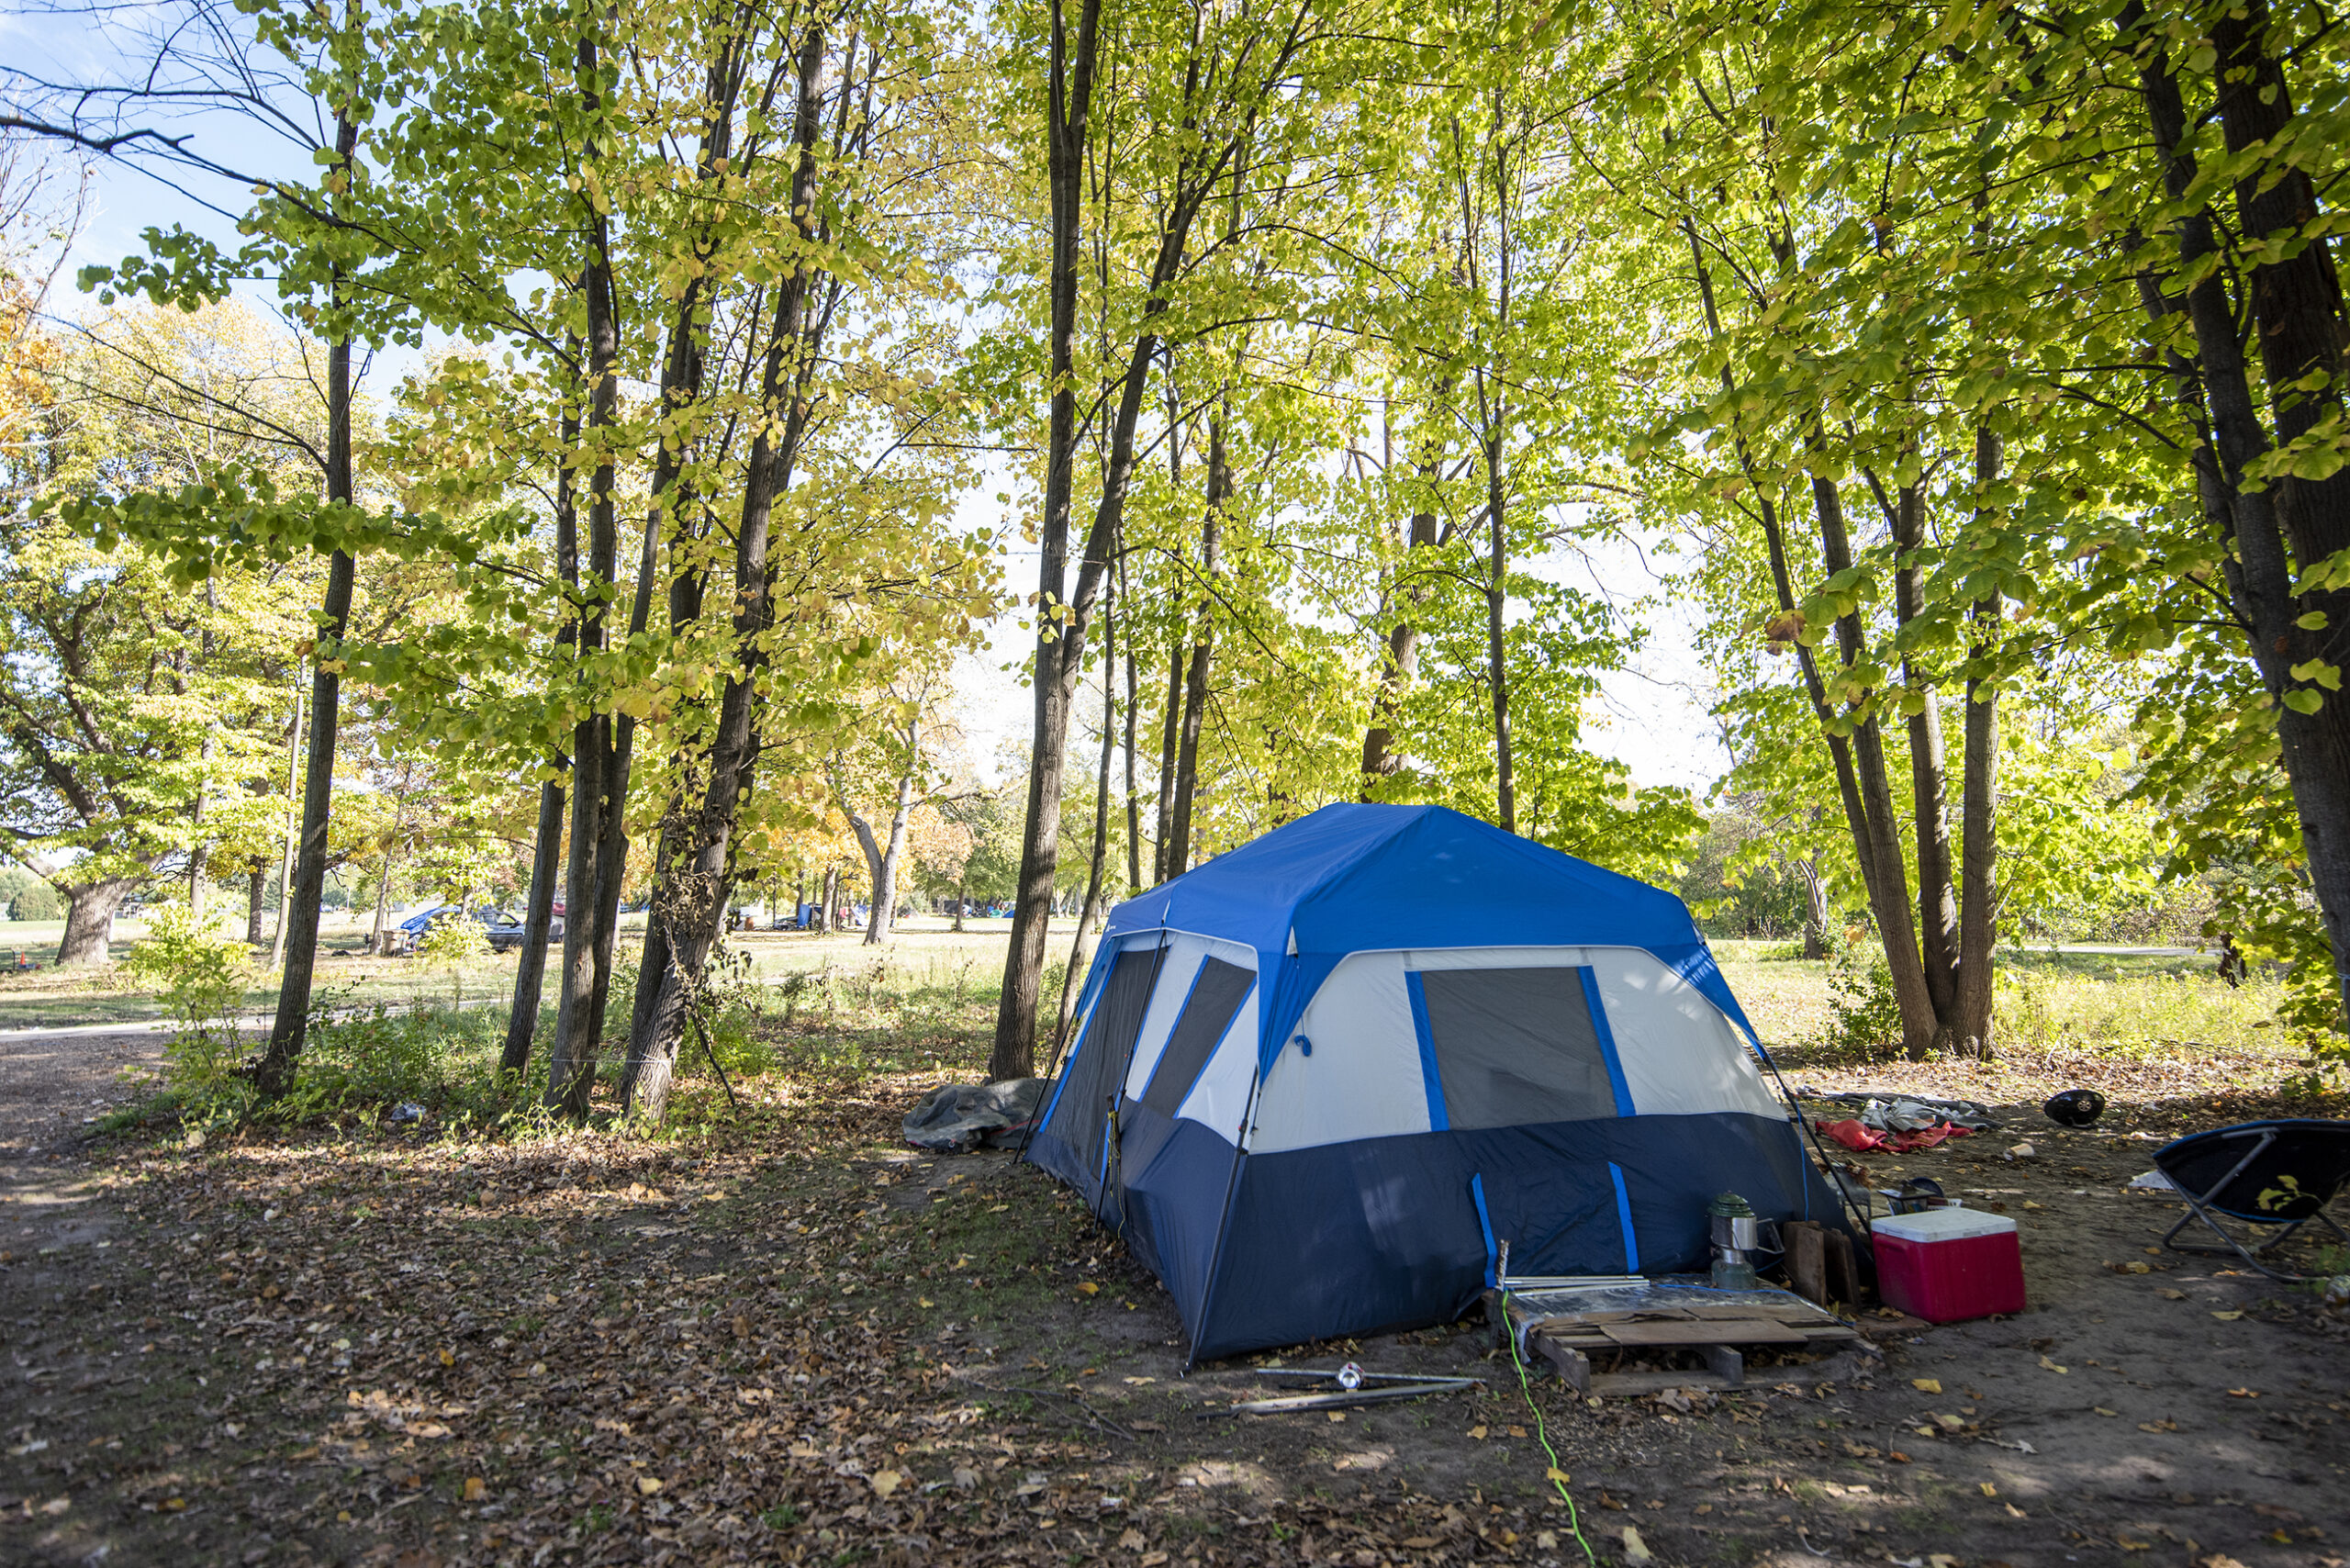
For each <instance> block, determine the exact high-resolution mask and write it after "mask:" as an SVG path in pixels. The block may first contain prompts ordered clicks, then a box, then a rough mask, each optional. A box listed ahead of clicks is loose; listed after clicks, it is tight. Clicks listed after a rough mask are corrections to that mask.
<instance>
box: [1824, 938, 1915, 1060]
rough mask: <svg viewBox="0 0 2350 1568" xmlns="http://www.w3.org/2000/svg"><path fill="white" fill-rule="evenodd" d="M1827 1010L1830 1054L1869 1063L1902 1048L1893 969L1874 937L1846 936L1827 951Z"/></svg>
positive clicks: (1899, 1005) (1899, 1015)
mask: <svg viewBox="0 0 2350 1568" xmlns="http://www.w3.org/2000/svg"><path fill="white" fill-rule="evenodd" d="M1828 1011H1829V1024H1828V1039H1827V1046H1828V1048H1829V1050H1830V1052H1831V1053H1833V1054H1834V1055H1837V1056H1845V1057H1854V1058H1860V1059H1862V1060H1871V1059H1874V1058H1880V1057H1882V1056H1884V1055H1886V1053H1887V1052H1888V1051H1889V1050H1895V1049H1897V1048H1898V1047H1900V1044H1901V1003H1900V1001H1899V1000H1898V999H1897V997H1896V996H1895V995H1894V993H1893V970H1892V969H1891V968H1890V967H1889V966H1888V965H1887V964H1886V961H1885V948H1884V947H1883V946H1881V945H1879V944H1878V943H1877V942H1876V941H1875V940H1874V939H1873V938H1871V937H1869V936H1867V935H1854V934H1852V933H1850V932H1846V933H1843V934H1841V935H1839V937H1838V938H1837V939H1836V942H1835V944H1834V946H1831V947H1830V949H1829V954H1828Z"/></svg>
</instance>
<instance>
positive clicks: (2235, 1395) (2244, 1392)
mask: <svg viewBox="0 0 2350 1568" xmlns="http://www.w3.org/2000/svg"><path fill="white" fill-rule="evenodd" d="M2228 1397H2229V1398H2231V1399H2257V1398H2259V1397H2260V1390H2258V1389H2256V1388H2232V1389H2230V1390H2228Z"/></svg>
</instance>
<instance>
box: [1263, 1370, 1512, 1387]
mask: <svg viewBox="0 0 2350 1568" xmlns="http://www.w3.org/2000/svg"><path fill="white" fill-rule="evenodd" d="M1240 1375H1241V1376H1244V1377H1319V1378H1332V1377H1336V1376H1337V1375H1338V1374H1337V1372H1315V1371H1314V1370H1313V1369H1312V1368H1310V1367H1251V1368H1250V1369H1248V1372H1243V1373H1241V1374H1240ZM1356 1375H1357V1376H1358V1377H1360V1378H1361V1379H1362V1380H1363V1382H1365V1383H1416V1384H1422V1385H1426V1386H1427V1387H1434V1386H1436V1385H1437V1384H1438V1383H1445V1384H1452V1385H1458V1386H1460V1387H1464V1388H1465V1387H1467V1386H1469V1385H1470V1384H1472V1383H1475V1384H1478V1385H1480V1386H1483V1383H1484V1381H1485V1380H1484V1379H1483V1378H1482V1377H1438V1376H1437V1375H1435V1374H1434V1373H1429V1372H1358V1373H1357V1374H1356Z"/></svg>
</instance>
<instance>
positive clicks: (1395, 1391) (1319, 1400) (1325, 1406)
mask: <svg viewBox="0 0 2350 1568" xmlns="http://www.w3.org/2000/svg"><path fill="white" fill-rule="evenodd" d="M1469 1386H1471V1384H1470V1383H1450V1382H1448V1383H1405V1384H1403V1385H1402V1386H1400V1387H1388V1388H1358V1389H1356V1390H1354V1391H1353V1392H1352V1393H1348V1394H1289V1395H1286V1396H1284V1397H1282V1398H1280V1399H1252V1400H1249V1401H1248V1403H1246V1404H1243V1405H1213V1406H1209V1407H1208V1408H1207V1409H1205V1410H1202V1411H1199V1412H1197V1414H1199V1415H1201V1416H1277V1415H1280V1414H1281V1412H1283V1411H1285V1410H1335V1409H1337V1407H1338V1406H1343V1405H1381V1404H1384V1403H1386V1402H1387V1401H1389V1400H1391V1399H1425V1398H1427V1396H1428V1395H1429V1394H1459V1393H1460V1392H1461V1390H1462V1389H1464V1388H1467V1387H1469Z"/></svg>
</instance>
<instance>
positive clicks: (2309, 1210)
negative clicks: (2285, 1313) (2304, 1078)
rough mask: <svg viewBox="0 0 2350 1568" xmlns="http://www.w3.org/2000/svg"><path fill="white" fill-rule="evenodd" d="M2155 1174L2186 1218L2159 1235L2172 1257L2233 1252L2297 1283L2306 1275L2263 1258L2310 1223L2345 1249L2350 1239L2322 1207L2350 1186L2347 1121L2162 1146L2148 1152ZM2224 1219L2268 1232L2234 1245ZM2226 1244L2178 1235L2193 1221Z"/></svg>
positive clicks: (2272, 1125) (2239, 1131) (2251, 1125)
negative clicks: (2165, 1180)
mask: <svg viewBox="0 0 2350 1568" xmlns="http://www.w3.org/2000/svg"><path fill="white" fill-rule="evenodd" d="M2154 1168H2155V1169H2156V1170H2160V1171H2161V1172H2162V1173H2163V1174H2164V1175H2165V1176H2167V1177H2169V1178H2170V1182H2171V1185H2172V1186H2174V1187H2177V1189H2178V1195H2179V1196H2180V1197H2182V1198H2185V1199H2186V1200H2187V1211H2188V1212H2187V1213H2186V1214H2185V1215H2183V1216H2181V1218H2180V1219H2179V1222H2178V1223H2177V1225H2175V1226H2171V1227H2170V1229H2169V1230H2167V1231H2166V1232H2165V1233H2164V1235H2163V1245H2164V1246H2165V1247H2168V1248H2170V1249H2172V1250H2174V1251H2177V1252H2192V1253H2198V1254H2201V1255H2204V1256H2209V1257H2225V1256H2227V1255H2228V1254H2230V1253H2233V1254H2234V1255H2235V1256H2236V1257H2238V1258H2241V1259H2243V1260H2244V1261H2245V1262H2247V1263H2249V1264H2251V1265H2252V1266H2253V1267H2254V1268H2255V1269H2257V1270H2259V1271H2261V1272H2262V1273H2264V1274H2266V1275H2267V1276H2268V1277H2269V1278H2271V1279H2275V1280H2283V1281H2286V1282H2289V1283H2299V1282H2301V1281H2303V1280H2309V1279H2314V1278H2316V1276H2315V1275H2312V1274H2295V1273H2287V1272H2285V1271H2281V1270H2279V1269H2276V1268H2272V1267H2271V1266H2270V1265H2269V1264H2268V1263H2267V1261H2266V1258H2267V1257H2268V1256H2269V1255H2270V1254H2272V1253H2274V1252H2275V1251H2276V1250H2277V1248H2279V1247H2282V1246H2283V1245H2284V1244H2285V1243H2286V1242H2288V1241H2289V1240H2291V1239H2292V1238H2293V1237H2294V1236H2295V1235H2297V1234H2299V1232H2300V1228H2301V1227H2302V1226H2305V1225H2308V1224H2309V1223H2310V1222H2311V1221H2312V1220H2314V1221H2315V1222H2317V1223H2318V1224H2319V1225H2321V1226H2324V1227H2325V1228H2326V1229H2327V1230H2330V1231H2332V1232H2333V1235H2334V1238H2335V1239H2336V1240H2338V1241H2342V1242H2345V1243H2350V1232H2345V1231H2344V1230H2343V1228H2342V1227H2341V1226H2338V1225H2336V1224H2334V1223H2333V1217H2332V1216H2331V1215H2327V1214H2326V1212H2325V1205H2326V1204H2329V1203H2332V1202H2333V1196H2334V1194H2335V1193H2339V1192H2340V1191H2341V1190H2342V1187H2343V1185H2344V1182H2350V1122H2323V1121H2308V1120H2295V1121H2275V1122H2246V1123H2244V1125H2243V1126H2233V1127H2216V1128H2214V1129H2212V1130H2211V1131H2210V1132H2208V1133H2197V1134H2195V1135H2194V1136H2192V1137H2183V1138H2180V1139H2179V1140H2178V1141H2177V1142H2176V1143H2172V1144H2166V1145H2165V1146H2164V1147H2163V1148H2160V1149H2157V1150H2156V1151H2155V1152H2154ZM2222 1218H2226V1219H2233V1220H2236V1221H2239V1222H2241V1223H2242V1224H2244V1225H2248V1226H2266V1227H2273V1230H2272V1232H2271V1234H2269V1235H2266V1236H2258V1235H2256V1233H2255V1235H2251V1236H2247V1237H2245V1238H2238V1237H2237V1236H2236V1235H2235V1234H2234V1233H2233V1232H2232V1231H2230V1230H2229V1229H2228V1227H2227V1226H2224V1225H2222V1224H2221V1223H2220V1222H2221V1219H2222ZM2197 1220H2201V1221H2202V1222H2203V1223H2204V1225H2205V1226H2209V1227H2210V1230H2211V1232H2212V1233H2213V1234H2214V1235H2216V1236H2218V1237H2219V1238H2220V1239H2221V1241H2223V1242H2225V1243H2226V1244H2227V1245H2226V1246H2224V1247H2218V1246H2214V1245H2212V1244H2211V1243H2210V1242H2208V1241H2181V1240H2179V1239H2178V1233H2179V1232H2180V1231H2182V1230H2184V1229H2186V1228H2187V1227H2188V1226H2189V1225H2192V1224H2193V1223H2194V1222H2195V1221H2197Z"/></svg>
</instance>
